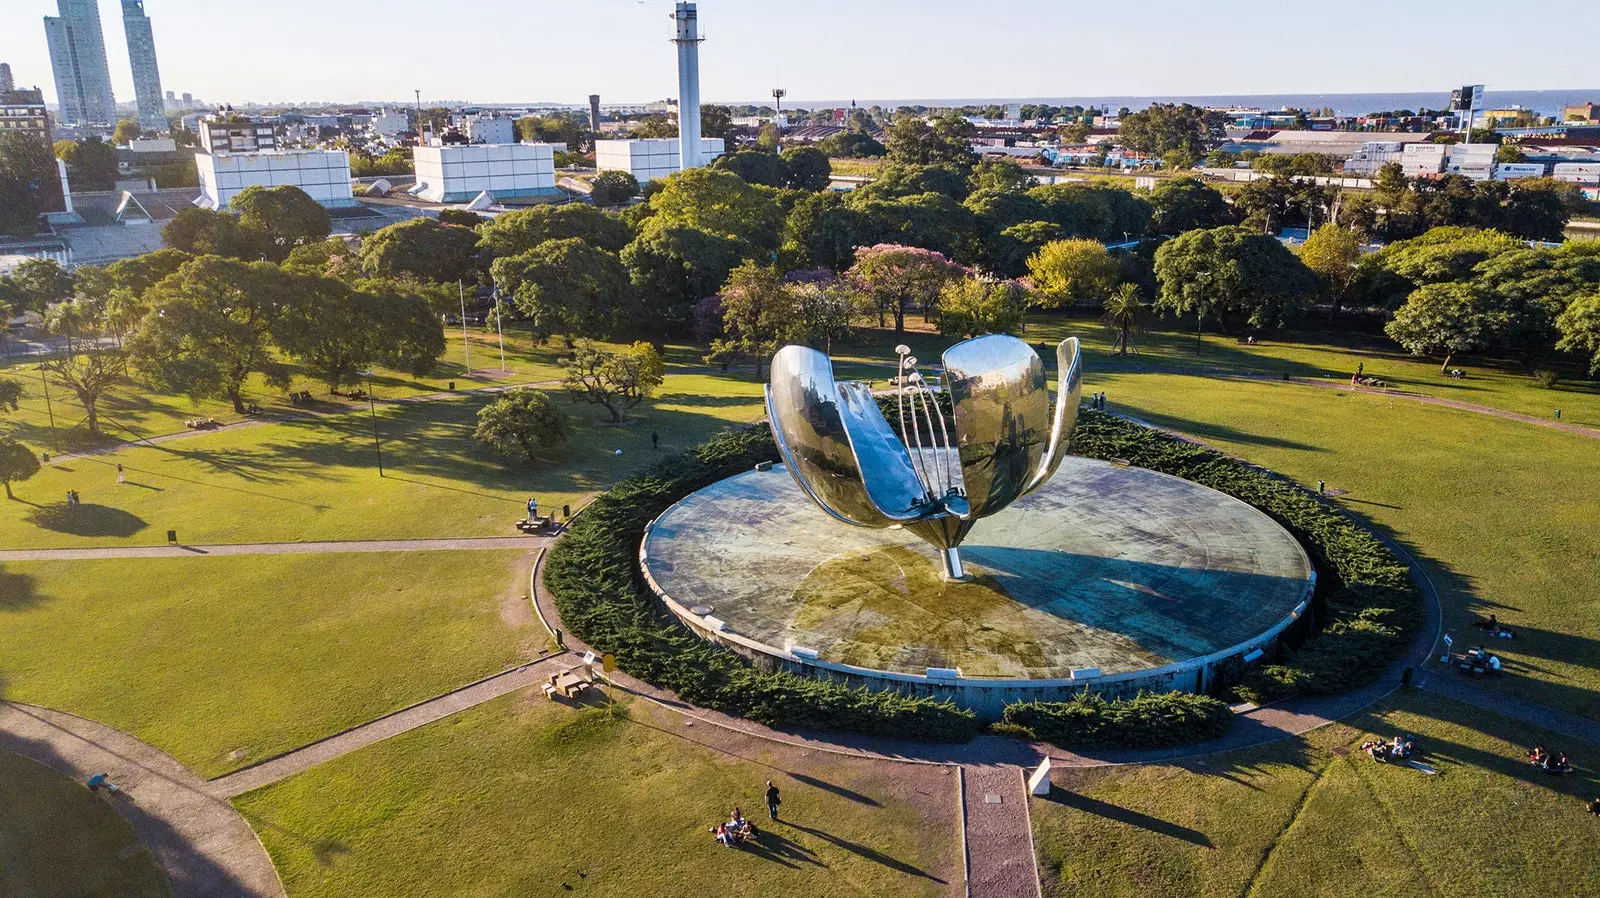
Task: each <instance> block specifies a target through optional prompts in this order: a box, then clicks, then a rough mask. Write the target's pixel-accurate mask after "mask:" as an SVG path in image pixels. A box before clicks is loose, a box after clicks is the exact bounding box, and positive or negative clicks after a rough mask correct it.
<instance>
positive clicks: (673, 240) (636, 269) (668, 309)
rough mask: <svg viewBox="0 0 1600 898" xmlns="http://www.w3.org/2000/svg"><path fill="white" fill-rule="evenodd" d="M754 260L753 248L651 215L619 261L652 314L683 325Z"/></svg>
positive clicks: (664, 320)
mask: <svg viewBox="0 0 1600 898" xmlns="http://www.w3.org/2000/svg"><path fill="white" fill-rule="evenodd" d="M729 177H732V176H731V175H730V176H729ZM750 255H751V250H750V247H749V246H748V245H746V244H745V243H743V242H742V241H740V240H738V239H736V238H733V237H727V236H723V235H721V234H712V233H708V232H706V231H702V230H700V229H698V228H694V227H689V226H687V225H677V224H673V223H672V222H670V221H667V220H665V219H663V218H661V217H660V216H651V217H650V218H648V219H646V220H645V223H644V225H643V226H642V227H641V228H640V229H639V236H638V237H636V238H634V241H633V242H632V243H630V244H628V246H627V248H625V249H624V250H623V251H622V255H621V260H622V264H623V265H624V266H625V267H626V268H627V269H628V272H629V274H630V276H631V279H632V281H633V286H634V288H635V289H637V290H638V291H639V292H640V294H641V296H642V297H643V298H644V299H645V300H648V302H649V304H650V306H651V308H650V309H649V311H651V312H653V313H654V315H655V317H656V318H657V319H658V320H660V321H661V322H663V323H666V324H679V323H682V322H684V321H686V320H687V319H688V317H689V313H690V311H691V310H692V309H693V308H694V305H695V303H697V302H698V301H699V300H701V299H702V298H704V297H707V296H711V295H712V294H714V293H716V292H717V290H718V288H720V287H721V286H722V285H723V283H725V282H726V281H727V279H728V272H730V271H732V270H733V269H734V268H735V267H737V266H738V264H739V263H740V262H741V261H743V260H744V259H746V258H748V257H749V256H750Z"/></svg>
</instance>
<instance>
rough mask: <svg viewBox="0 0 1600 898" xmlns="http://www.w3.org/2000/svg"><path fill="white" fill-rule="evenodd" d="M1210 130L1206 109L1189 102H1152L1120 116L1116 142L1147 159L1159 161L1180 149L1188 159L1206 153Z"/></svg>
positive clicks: (1197, 157) (1196, 157)
mask: <svg viewBox="0 0 1600 898" xmlns="http://www.w3.org/2000/svg"><path fill="white" fill-rule="evenodd" d="M1210 135H1211V129H1210V126H1209V125H1208V123H1207V121H1206V113H1205V110H1203V109H1200V108H1199V107H1197V106H1191V105H1190V104H1188V103H1184V104H1181V105H1177V104H1172V103H1152V104H1151V105H1149V106H1147V107H1145V108H1144V109H1142V110H1140V111H1138V112H1134V113H1130V114H1128V115H1125V116H1123V117H1122V122H1121V125H1120V126H1119V127H1118V129H1117V141H1118V142H1119V143H1121V144H1122V145H1123V146H1124V147H1127V148H1128V149H1130V150H1133V151H1134V152H1137V153H1143V154H1145V155H1146V156H1150V157H1154V158H1160V157H1162V156H1164V155H1165V154H1166V153H1168V152H1170V151H1172V150H1182V151H1184V152H1185V153H1187V155H1188V157H1189V158H1190V159H1199V158H1201V157H1202V156H1204V155H1205V154H1206V141H1207V140H1208V139H1209V138H1210Z"/></svg>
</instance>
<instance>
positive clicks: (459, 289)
mask: <svg viewBox="0 0 1600 898" xmlns="http://www.w3.org/2000/svg"><path fill="white" fill-rule="evenodd" d="M456 293H457V294H459V295H460V299H461V351H462V352H463V353H465V354H466V357H467V376H468V377H471V376H472V344H470V343H468V342H467V288H465V287H463V286H461V281H459V280H457V281H456Z"/></svg>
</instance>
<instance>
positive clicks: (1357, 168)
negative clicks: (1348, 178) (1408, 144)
mask: <svg viewBox="0 0 1600 898" xmlns="http://www.w3.org/2000/svg"><path fill="white" fill-rule="evenodd" d="M1404 147H1405V144H1403V143H1401V142H1399V141H1397V140H1369V141H1367V142H1366V143H1363V144H1362V145H1361V149H1359V150H1357V151H1355V152H1354V153H1352V154H1350V158H1349V159H1346V160H1345V162H1344V170H1345V172H1346V173H1348V174H1362V175H1375V174H1377V173H1378V169H1380V168H1383V167H1384V166H1385V165H1388V164H1389V163H1391V162H1401V161H1402V157H1403V156H1404V155H1405V151H1404Z"/></svg>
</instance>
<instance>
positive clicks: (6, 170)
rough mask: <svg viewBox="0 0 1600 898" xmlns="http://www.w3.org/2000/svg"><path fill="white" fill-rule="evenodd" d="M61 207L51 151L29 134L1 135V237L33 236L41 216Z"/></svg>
mask: <svg viewBox="0 0 1600 898" xmlns="http://www.w3.org/2000/svg"><path fill="white" fill-rule="evenodd" d="M61 207H62V206H61V179H60V178H59V177H57V172H56V162H55V158H54V157H53V156H52V154H51V152H50V147H49V146H47V145H45V143H44V142H43V141H41V140H38V139H37V138H35V137H33V136H32V135H29V134H22V133H20V132H12V133H6V132H0V234H32V233H33V232H34V231H35V230H37V228H38V222H39V217H40V216H41V215H44V214H45V213H46V212H53V211H55V210H58V209H60V208H61Z"/></svg>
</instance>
